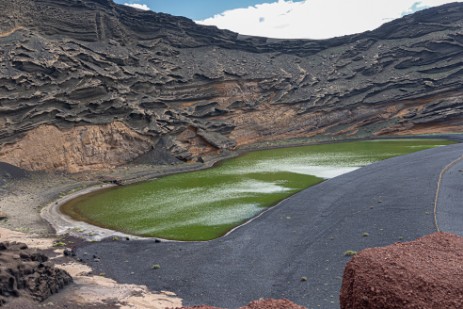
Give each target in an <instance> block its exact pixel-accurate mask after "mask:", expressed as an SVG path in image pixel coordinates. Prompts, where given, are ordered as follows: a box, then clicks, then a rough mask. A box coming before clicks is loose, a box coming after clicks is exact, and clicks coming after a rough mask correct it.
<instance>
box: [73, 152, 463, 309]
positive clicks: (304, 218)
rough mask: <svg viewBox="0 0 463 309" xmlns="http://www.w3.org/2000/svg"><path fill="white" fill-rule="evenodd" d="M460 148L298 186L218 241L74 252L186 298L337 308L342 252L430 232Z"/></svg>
mask: <svg viewBox="0 0 463 309" xmlns="http://www.w3.org/2000/svg"><path fill="white" fill-rule="evenodd" d="M462 154H463V144H456V145H450V146H447V147H440V148H436V149H430V150H426V151H422V152H418V153H414V154H410V155H406V156H402V157H397V158H392V159H389V160H385V161H382V162H378V163H375V164H372V165H370V166H367V167H365V168H361V169H359V170H357V171H354V172H352V173H349V174H346V175H343V176H340V177H337V178H334V179H331V180H328V181H326V182H324V183H322V184H320V185H317V186H315V187H311V188H309V189H307V190H305V191H303V192H300V193H298V194H296V195H294V196H292V197H290V198H288V199H287V200H285V201H283V202H282V203H280V205H278V206H277V207H274V208H272V209H270V210H269V211H267V212H265V213H264V214H263V215H261V216H260V217H258V218H257V219H255V220H254V221H252V223H250V224H247V225H244V226H242V227H241V228H239V229H237V230H236V231H235V232H233V233H231V234H230V235H228V236H226V237H223V238H220V239H217V240H213V241H209V242H190V243H176V242H163V243H156V242H154V241H110V240H108V241H104V242H99V243H88V244H84V245H83V246H81V247H80V248H79V249H78V250H77V254H78V256H79V257H80V258H82V259H83V260H84V261H85V262H87V263H88V264H89V265H90V266H91V267H92V268H94V272H96V273H99V272H104V273H105V274H106V275H107V276H109V277H111V278H114V279H116V280H117V281H119V282H125V283H136V284H146V285H147V286H148V287H149V288H150V289H152V290H157V291H159V290H168V291H173V292H175V293H176V294H177V295H178V296H179V297H180V298H182V299H183V300H184V305H200V304H209V305H213V306H217V307H226V308H237V307H239V306H243V305H245V304H246V303H248V302H250V301H251V300H253V299H258V298H261V297H265V298H270V297H271V298H277V299H278V298H287V299H289V300H291V301H293V302H295V303H297V304H300V305H304V306H306V307H308V308H339V300H338V297H339V296H338V293H339V289H340V286H341V280H342V274H343V269H344V266H345V264H346V262H347V261H348V260H349V258H348V257H345V256H344V252H345V251H347V250H356V251H358V250H361V249H363V248H367V247H377V246H385V245H389V244H391V243H394V242H398V241H402V240H403V241H409V240H414V239H416V238H418V237H421V236H423V235H426V234H429V233H432V232H434V231H435V226H434V216H433V211H434V197H435V192H436V185H437V180H438V178H439V174H440V172H441V170H442V169H443V168H444V167H445V166H446V165H447V164H448V163H450V162H451V161H453V160H455V159H456V158H458V157H459V156H461V155H462ZM449 179H450V178H449ZM446 180H447V178H446ZM446 185H451V184H450V183H447V184H446ZM94 255H95V256H97V257H98V261H97V262H95V260H94V258H93V256H94ZM127 261H129V262H127ZM153 264H159V265H160V268H159V269H153V268H152V265H153Z"/></svg>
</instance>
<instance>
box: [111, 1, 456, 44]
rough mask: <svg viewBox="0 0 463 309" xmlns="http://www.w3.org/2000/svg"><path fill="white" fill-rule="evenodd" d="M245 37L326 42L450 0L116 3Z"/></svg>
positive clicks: (373, 27) (374, 27)
mask: <svg viewBox="0 0 463 309" xmlns="http://www.w3.org/2000/svg"><path fill="white" fill-rule="evenodd" d="M116 2H117V3H120V4H125V5H130V6H133V7H137V8H140V9H145V10H152V11H155V12H164V13H169V14H172V15H177V16H185V17H188V18H190V19H193V20H195V21H196V22H197V23H199V24H203V25H213V26H217V27H219V28H221V29H228V30H232V31H235V32H238V33H241V34H246V35H255V36H264V37H271V38H286V39H297V38H306V39H326V38H331V37H336V36H342V35H347V34H354V33H360V32H364V31H367V30H373V29H376V28H378V27H379V26H381V25H382V24H383V23H386V22H389V21H392V20H394V19H396V18H400V17H402V16H404V15H406V14H411V13H414V12H416V11H419V10H422V9H425V8H429V7H433V6H438V5H442V4H445V3H451V2H463V0H460V1H455V0H453V1H448V0H260V1H259V0H247V1H246V0H116Z"/></svg>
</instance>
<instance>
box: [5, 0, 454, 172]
mask: <svg viewBox="0 0 463 309" xmlns="http://www.w3.org/2000/svg"><path fill="white" fill-rule="evenodd" d="M462 63H463V5H462V4H449V5H445V6H442V7H438V8H433V9H428V10H425V11H421V12H418V13H415V14H413V15H409V16H406V17H404V18H402V19H400V20H396V21H393V22H391V23H389V24H386V25H384V26H382V27H381V28H379V29H377V30H375V31H371V32H366V33H363V34H359V35H353V36H346V37H341V38H335V39H330V40H323V41H311V40H290V41H288V40H274V39H265V38H254V37H243V36H240V35H238V34H236V33H232V32H230V31H223V30H218V29H216V28H214V27H206V26H199V25H196V24H195V23H193V22H192V21H190V20H188V19H186V18H181V17H173V16H170V15H165V14H157V13H153V12H144V11H139V10H136V9H132V8H129V7H124V6H119V5H116V4H114V3H113V2H111V1H110V0H33V1H31V0H11V1H2V2H0V145H1V148H0V161H5V162H9V163H11V164H14V165H17V166H20V167H23V168H27V169H30V170H38V169H59V170H67V171H79V170H85V169H95V168H104V167H109V166H112V165H118V164H122V163H125V162H128V161H131V160H133V159H134V158H135V157H138V156H140V155H142V154H146V155H145V156H144V158H149V159H150V160H152V161H154V162H157V161H163V162H166V161H167V162H168V161H175V160H195V158H196V157H198V156H201V155H204V154H206V153H210V152H219V151H221V150H222V149H234V148H235V147H237V146H238V147H239V146H242V145H248V144H252V143H256V142H265V141H274V140H283V139H288V138H299V137H311V136H315V135H321V134H323V135H325V136H341V137H342V136H372V135H385V134H405V133H407V134H408V133H428V132H449V131H450V132H452V131H461V130H462V127H461V124H462V120H463V97H462V93H463V90H462V89H463V88H462V84H463V79H462V76H463V66H462ZM52 127H55V128H56V130H55V129H53V128H52ZM96 127H99V128H96ZM43 132H53V134H52V135H51V136H52V137H53V138H48V139H46V138H36V137H37V136H40V135H43V134H44V133H43ZM114 134H116V135H117V137H116V138H112V137H110V136H109V135H114ZM81 136H82V138H81V139H80V137H81ZM73 139H74V140H76V141H77V140H78V142H77V145H76V146H75V147H71V149H69V147H65V144H66V143H67V141H71V140H73ZM63 141H64V142H63ZM102 149H103V150H102ZM51 152H52V153H53V154H52V155H50V153H51ZM150 153H151V154H152V155H150Z"/></svg>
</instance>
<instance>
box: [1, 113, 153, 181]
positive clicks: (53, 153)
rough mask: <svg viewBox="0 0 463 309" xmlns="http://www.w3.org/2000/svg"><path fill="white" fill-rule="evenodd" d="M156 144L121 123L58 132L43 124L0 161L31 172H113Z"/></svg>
mask: <svg viewBox="0 0 463 309" xmlns="http://www.w3.org/2000/svg"><path fill="white" fill-rule="evenodd" d="M152 147H153V140H152V138H151V137H150V136H144V135H142V134H140V133H137V132H136V131H134V130H132V129H130V128H129V127H127V126H126V125H125V124H123V123H121V122H113V123H111V124H106V125H99V126H98V125H85V126H77V127H74V128H69V129H61V130H60V129H58V128H57V127H55V126H53V125H46V124H43V125H41V126H39V127H37V128H35V129H32V130H30V131H28V132H27V133H26V135H25V136H24V137H23V138H22V139H21V140H19V141H18V142H17V143H14V144H11V145H6V146H4V147H2V148H1V149H0V160H1V161H6V162H8V163H10V164H13V165H16V166H21V167H23V168H25V169H28V170H62V171H63V170H64V171H68V172H79V171H83V170H90V169H104V168H111V167H113V166H115V165H120V164H123V163H125V162H128V161H131V160H133V159H134V158H136V157H138V156H140V155H141V154H144V153H146V152H148V151H149V150H151V149H152Z"/></svg>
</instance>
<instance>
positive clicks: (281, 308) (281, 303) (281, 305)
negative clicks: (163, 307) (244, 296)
mask: <svg viewBox="0 0 463 309" xmlns="http://www.w3.org/2000/svg"><path fill="white" fill-rule="evenodd" d="M177 309H221V308H217V307H211V306H194V307H182V308H177ZM240 309H306V308H305V307H302V306H299V305H296V304H295V303H293V302H291V301H289V300H287V299H259V300H255V301H252V302H250V303H249V304H248V305H246V306H244V307H241V308H240Z"/></svg>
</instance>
